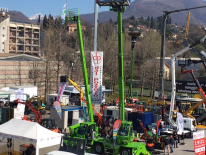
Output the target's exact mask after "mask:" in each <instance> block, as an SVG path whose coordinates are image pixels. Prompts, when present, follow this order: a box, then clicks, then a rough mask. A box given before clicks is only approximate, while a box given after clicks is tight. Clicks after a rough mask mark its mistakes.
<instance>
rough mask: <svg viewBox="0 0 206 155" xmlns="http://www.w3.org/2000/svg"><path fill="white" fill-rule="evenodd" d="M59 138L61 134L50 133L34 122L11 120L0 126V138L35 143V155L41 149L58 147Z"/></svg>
mask: <svg viewBox="0 0 206 155" xmlns="http://www.w3.org/2000/svg"><path fill="white" fill-rule="evenodd" d="M61 136H62V134H59V133H55V132H53V131H50V130H48V129H46V128H44V127H42V126H41V125H39V124H38V123H36V122H28V121H23V120H18V119H11V120H10V121H8V122H6V123H4V124H2V125H0V137H4V138H12V139H14V140H19V141H27V142H31V143H35V144H36V155H39V154H40V153H39V149H41V148H45V147H50V146H54V145H60V141H61ZM14 145H15V142H14ZM14 151H16V150H14Z"/></svg>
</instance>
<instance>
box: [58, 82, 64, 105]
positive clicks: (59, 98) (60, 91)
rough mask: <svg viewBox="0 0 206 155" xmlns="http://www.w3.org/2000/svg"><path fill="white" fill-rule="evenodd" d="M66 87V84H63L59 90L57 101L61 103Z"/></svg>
mask: <svg viewBox="0 0 206 155" xmlns="http://www.w3.org/2000/svg"><path fill="white" fill-rule="evenodd" d="M65 87H66V82H61V83H60V86H59V90H58V96H57V101H60V100H61V98H62V95H63V93H64V90H65Z"/></svg>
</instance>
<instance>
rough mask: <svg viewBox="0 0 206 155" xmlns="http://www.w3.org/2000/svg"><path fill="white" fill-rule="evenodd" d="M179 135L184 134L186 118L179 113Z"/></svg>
mask: <svg viewBox="0 0 206 155" xmlns="http://www.w3.org/2000/svg"><path fill="white" fill-rule="evenodd" d="M177 126H178V131H177V134H182V133H183V132H184V118H183V116H182V114H181V113H179V112H177Z"/></svg>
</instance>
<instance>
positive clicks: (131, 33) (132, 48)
mask: <svg viewBox="0 0 206 155" xmlns="http://www.w3.org/2000/svg"><path fill="white" fill-rule="evenodd" d="M128 34H129V35H130V36H131V39H132V44H131V50H132V62H131V78H130V97H133V94H132V80H133V65H134V46H135V43H136V40H137V37H139V36H140V35H141V33H140V32H138V31H132V32H128Z"/></svg>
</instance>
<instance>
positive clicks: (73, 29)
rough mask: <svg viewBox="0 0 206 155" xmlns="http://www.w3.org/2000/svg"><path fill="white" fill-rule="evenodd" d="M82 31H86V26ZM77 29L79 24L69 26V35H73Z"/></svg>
mask: <svg viewBox="0 0 206 155" xmlns="http://www.w3.org/2000/svg"><path fill="white" fill-rule="evenodd" d="M81 28H82V30H86V27H85V26H81ZM76 29H77V24H69V25H68V33H69V34H71V33H72V32H74V31H75V30H76Z"/></svg>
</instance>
